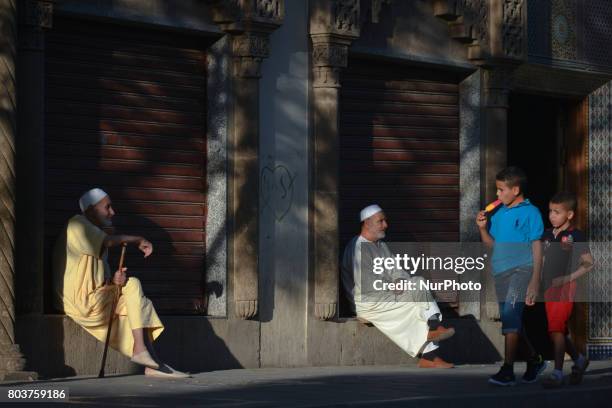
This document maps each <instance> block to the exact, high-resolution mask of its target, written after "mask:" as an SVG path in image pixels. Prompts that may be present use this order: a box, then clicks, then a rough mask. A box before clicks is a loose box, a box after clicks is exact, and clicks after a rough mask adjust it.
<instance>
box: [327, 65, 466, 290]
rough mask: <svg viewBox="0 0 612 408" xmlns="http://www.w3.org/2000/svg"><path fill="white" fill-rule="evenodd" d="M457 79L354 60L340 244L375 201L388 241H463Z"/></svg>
mask: <svg viewBox="0 0 612 408" xmlns="http://www.w3.org/2000/svg"><path fill="white" fill-rule="evenodd" d="M458 82H459V77H458V76H457V75H455V74H453V73H448V72H438V71H435V70H431V69H416V68H412V67H406V66H404V65H399V64H392V63H388V62H381V61H373V60H365V59H361V60H360V59H351V60H350V61H349V66H348V68H347V70H346V71H345V72H344V73H343V77H342V88H341V102H340V104H341V105H340V106H341V115H340V175H339V178H340V242H341V244H342V245H344V244H346V242H348V240H349V239H350V238H351V237H352V236H354V235H355V234H357V233H359V211H360V209H361V208H363V207H365V206H366V205H369V204H372V203H378V204H379V205H380V206H381V207H382V208H383V209H384V210H385V212H386V214H387V217H388V218H389V223H390V226H389V229H388V231H387V239H386V240H387V241H389V242H390V241H396V242H399V241H404V242H415V241H421V242H423V241H433V242H439V241H457V240H458V239H459V87H458ZM438 295H439V296H440V297H441V298H442V299H441V300H445V301H454V300H455V294H454V293H449V294H446V295H444V294H442V293H439V294H438Z"/></svg>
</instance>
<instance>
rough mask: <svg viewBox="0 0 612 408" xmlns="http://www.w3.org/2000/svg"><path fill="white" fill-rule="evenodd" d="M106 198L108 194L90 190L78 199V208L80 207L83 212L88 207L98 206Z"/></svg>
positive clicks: (98, 189)
mask: <svg viewBox="0 0 612 408" xmlns="http://www.w3.org/2000/svg"><path fill="white" fill-rule="evenodd" d="M106 196H108V194H106V193H105V192H104V190H102V189H100V188H92V189H91V190H89V191H88V192H86V193H85V194H83V195H82V196H81V198H80V199H79V207H81V211H82V212H85V210H86V209H87V208H88V207H89V206H90V205H96V204H98V203H99V202H100V201H101V200H102V199H103V198H104V197H106Z"/></svg>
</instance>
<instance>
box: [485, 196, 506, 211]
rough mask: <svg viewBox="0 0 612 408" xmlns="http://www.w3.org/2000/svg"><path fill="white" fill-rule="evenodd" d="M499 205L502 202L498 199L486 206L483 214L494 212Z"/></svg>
mask: <svg viewBox="0 0 612 408" xmlns="http://www.w3.org/2000/svg"><path fill="white" fill-rule="evenodd" d="M501 203H502V202H501V200H499V199H498V200H495V201H493V202H492V203H490V204H489V205H487V206H486V207H485V212H486V213H491V212H492V211H493V210H495V209H496V208H497V207H499V206H500V204H501Z"/></svg>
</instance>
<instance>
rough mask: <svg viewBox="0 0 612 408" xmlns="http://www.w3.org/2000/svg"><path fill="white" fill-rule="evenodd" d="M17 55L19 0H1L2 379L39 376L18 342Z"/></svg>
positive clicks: (0, 362)
mask: <svg viewBox="0 0 612 408" xmlns="http://www.w3.org/2000/svg"><path fill="white" fill-rule="evenodd" d="M19 6H20V9H21V10H22V11H27V10H28V8H27V7H26V8H23V6H24V3H23V2H19ZM26 15H27V14H26ZM16 56H17V3H16V1H15V0H0V150H1V152H2V155H0V175H2V177H0V197H1V198H2V199H1V200H0V224H1V225H2V228H0V251H1V252H2V256H1V257H0V275H2V279H0V298H1V299H2V301H1V302H0V326H1V327H0V380H23V379H33V378H35V377H36V374H35V373H29V372H24V371H23V369H24V367H25V358H24V357H23V355H22V354H21V352H20V350H19V345H17V344H16V343H15V300H16V299H15V277H16V268H15V242H16V239H15V219H16V218H15V201H16V200H15V197H16V171H15V157H16V149H15V144H16V140H17V126H16V123H17V117H16V114H17V83H16V70H15V66H16Z"/></svg>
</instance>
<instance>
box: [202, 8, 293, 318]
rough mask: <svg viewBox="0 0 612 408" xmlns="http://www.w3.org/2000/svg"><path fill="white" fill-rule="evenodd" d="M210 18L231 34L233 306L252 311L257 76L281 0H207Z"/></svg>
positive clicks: (241, 312) (242, 313)
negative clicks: (210, 9) (209, 5)
mask: <svg viewBox="0 0 612 408" xmlns="http://www.w3.org/2000/svg"><path fill="white" fill-rule="evenodd" d="M210 3H211V5H212V6H213V19H214V21H215V23H217V24H218V25H219V26H220V27H221V28H222V29H223V30H224V31H226V32H227V33H229V34H230V35H231V42H232V56H233V67H232V94H233V110H232V111H233V114H232V119H231V124H230V128H231V129H232V132H231V137H230V142H229V146H230V147H229V149H228V150H229V152H230V154H229V162H230V172H229V174H230V183H229V184H230V188H229V195H230V200H229V201H230V205H229V213H230V217H231V221H230V225H231V231H232V233H231V238H230V242H231V244H230V253H231V255H230V262H229V264H230V265H229V268H228V270H229V273H230V275H231V279H230V282H232V290H233V299H234V304H233V309H234V313H235V315H236V316H238V317H239V318H241V319H250V318H253V317H255V316H256V315H257V310H258V298H259V294H258V292H259V256H258V251H259V78H260V77H261V63H262V61H263V60H264V58H266V57H267V56H268V54H269V48H270V47H269V36H270V33H271V32H272V31H274V30H275V29H276V28H277V27H278V26H280V25H281V23H282V20H283V15H284V2H283V1H281V0H266V1H264V0H242V1H212V2H210Z"/></svg>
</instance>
